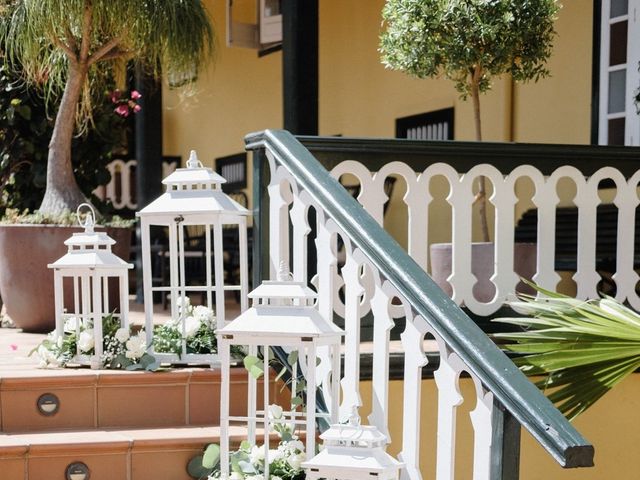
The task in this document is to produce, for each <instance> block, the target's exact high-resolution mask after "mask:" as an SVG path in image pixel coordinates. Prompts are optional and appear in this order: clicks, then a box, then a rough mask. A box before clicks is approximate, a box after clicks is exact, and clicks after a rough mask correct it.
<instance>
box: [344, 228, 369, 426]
mask: <svg viewBox="0 0 640 480" xmlns="http://www.w3.org/2000/svg"><path fill="white" fill-rule="evenodd" d="M344 248H345V252H346V254H347V259H346V262H345V264H344V267H342V276H343V278H344V303H345V312H344V313H345V316H344V330H345V340H344V347H345V351H344V377H343V378H342V381H341V385H342V405H340V420H341V421H345V420H347V419H348V418H349V415H351V412H353V407H354V406H357V407H360V406H361V405H362V400H361V398H360V388H359V386H360V298H361V295H362V294H363V288H362V286H361V285H360V265H359V264H358V262H357V261H356V259H355V258H354V255H353V251H352V246H351V242H350V241H349V240H348V238H345V239H344Z"/></svg>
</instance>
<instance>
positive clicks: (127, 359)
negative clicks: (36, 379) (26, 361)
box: [31, 314, 160, 370]
mask: <svg viewBox="0 0 640 480" xmlns="http://www.w3.org/2000/svg"><path fill="white" fill-rule="evenodd" d="M102 331H103V341H102V344H103V353H102V356H101V358H100V360H101V362H102V365H103V367H104V368H111V369H127V370H142V369H145V370H157V369H158V368H159V366H160V365H159V364H158V362H156V361H155V358H153V356H151V355H149V354H148V353H147V344H146V339H145V334H144V330H141V331H139V332H138V333H137V334H132V332H131V330H130V329H127V328H122V327H120V321H119V319H118V318H116V317H114V316H113V315H111V314H110V315H107V316H105V317H103V319H102ZM94 352H95V336H94V331H93V325H92V324H91V322H90V321H83V320H82V319H80V318H78V317H75V316H71V317H69V318H67V319H66V321H65V325H64V333H63V335H62V336H59V335H58V334H57V332H56V331H55V330H54V331H53V332H51V333H49V335H47V338H46V339H45V340H43V342H42V343H41V344H40V345H39V346H38V347H36V348H35V349H34V350H33V351H32V352H31V354H33V353H36V354H37V355H38V357H39V359H40V362H39V366H40V368H57V367H65V366H66V365H67V364H68V363H69V362H71V361H72V360H73V358H74V357H75V356H76V355H93V354H94Z"/></svg>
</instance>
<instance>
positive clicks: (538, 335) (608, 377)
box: [493, 282, 640, 419]
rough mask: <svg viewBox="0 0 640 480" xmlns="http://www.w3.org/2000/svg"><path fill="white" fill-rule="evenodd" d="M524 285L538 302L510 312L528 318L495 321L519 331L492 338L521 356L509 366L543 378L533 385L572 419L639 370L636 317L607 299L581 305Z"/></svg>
mask: <svg viewBox="0 0 640 480" xmlns="http://www.w3.org/2000/svg"><path fill="white" fill-rule="evenodd" d="M527 283H529V282H527ZM529 284H530V285H531V286H532V287H534V288H535V289H536V290H537V291H538V293H539V294H538V296H530V295H523V296H520V297H519V300H518V301H516V302H512V303H511V306H512V307H513V308H514V310H516V311H518V312H522V313H523V314H525V315H531V317H517V318H499V319H495V320H494V321H496V322H500V323H505V324H510V325H514V326H517V327H520V328H521V329H522V331H519V332H508V333H497V334H494V335H493V336H494V338H496V339H499V340H500V341H502V342H506V343H504V344H503V345H502V346H503V347H504V348H505V349H506V350H509V351H511V352H515V353H519V354H522V356H519V357H517V358H515V360H514V362H515V363H516V364H517V365H518V366H519V367H520V368H521V369H522V370H523V372H525V373H526V374H528V375H543V376H544V378H543V379H541V380H539V381H538V382H536V385H537V386H538V387H539V388H540V389H542V390H544V391H545V393H546V394H547V396H548V398H549V400H551V401H552V402H553V403H554V404H555V405H556V406H557V407H558V408H559V409H560V411H561V412H562V413H564V414H565V415H566V416H567V417H568V418H569V419H573V418H575V417H577V416H578V415H579V414H580V413H582V412H584V411H585V410H587V409H588V408H589V407H591V406H592V405H593V404H594V403H595V402H596V401H597V400H599V399H600V398H601V397H602V396H603V395H605V394H606V393H607V392H608V391H609V390H611V389H612V388H613V387H614V386H615V385H617V384H618V383H619V382H621V381H622V380H624V379H625V378H626V377H627V376H628V375H629V374H631V373H632V372H634V371H635V370H637V369H638V368H640V315H638V313H636V312H635V311H633V310H631V309H630V308H628V307H626V306H624V305H622V304H620V303H619V302H617V301H616V300H615V299H613V298H611V297H603V298H601V299H596V300H589V301H583V300H577V299H575V298H571V297H568V296H565V295H562V294H559V293H555V292H551V291H549V290H546V289H543V288H541V287H539V286H537V285H535V284H533V283H529Z"/></svg>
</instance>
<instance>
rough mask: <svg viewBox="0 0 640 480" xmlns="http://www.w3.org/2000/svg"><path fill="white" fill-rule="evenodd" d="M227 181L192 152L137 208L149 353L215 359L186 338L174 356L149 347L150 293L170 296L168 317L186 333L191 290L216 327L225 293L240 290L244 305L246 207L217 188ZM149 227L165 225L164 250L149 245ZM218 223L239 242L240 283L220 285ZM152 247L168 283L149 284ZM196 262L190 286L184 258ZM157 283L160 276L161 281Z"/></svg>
mask: <svg viewBox="0 0 640 480" xmlns="http://www.w3.org/2000/svg"><path fill="white" fill-rule="evenodd" d="M225 182H226V180H225V179H224V178H222V177H221V176H220V175H218V174H217V173H216V172H214V171H213V170H212V169H210V168H205V167H203V166H202V163H200V161H199V160H198V158H197V156H196V153H195V151H191V155H190V157H189V161H188V162H187V166H186V168H178V169H177V170H176V171H174V172H173V173H171V174H170V175H169V176H167V177H166V178H165V179H164V180H163V181H162V183H163V184H164V185H166V192H165V193H163V194H162V195H161V196H160V197H158V198H157V199H156V200H154V201H153V202H151V203H150V204H149V205H148V206H146V207H145V208H143V209H142V210H141V211H139V212H137V213H136V215H137V216H138V217H140V220H141V225H140V228H141V237H142V238H141V245H142V270H143V288H144V310H145V326H146V332H147V344H148V345H152V348H151V350H152V353H153V355H154V356H155V357H156V358H157V359H158V360H161V361H169V362H172V361H178V360H180V361H187V362H188V361H205V362H208V363H214V362H215V356H214V355H201V354H190V353H188V352H187V344H186V340H183V341H182V351H181V352H179V353H176V354H168V353H158V352H156V351H155V350H153V344H152V341H153V293H154V292H161V294H162V295H163V296H166V295H169V299H170V305H171V318H172V321H173V322H174V323H175V324H177V325H180V326H181V328H182V332H183V337H185V331H186V330H185V328H186V327H185V319H186V318H187V313H186V309H184V308H181V305H182V304H183V302H184V299H185V298H187V297H188V296H189V295H190V294H194V293H199V294H201V296H202V298H203V302H204V303H205V305H206V306H207V307H208V308H210V309H212V310H214V312H215V315H216V319H217V324H218V326H222V325H225V324H226V322H227V317H226V313H225V292H227V291H236V292H239V293H240V308H241V311H244V310H245V309H246V308H247V292H248V254H247V216H248V215H249V211H248V210H247V209H246V208H244V207H243V206H242V205H240V204H239V203H237V202H236V201H234V200H232V199H231V198H230V197H229V196H228V195H227V194H225V193H224V192H223V191H222V187H221V185H222V184H223V183H225ZM152 226H160V227H166V228H167V229H168V239H169V245H168V249H167V250H161V251H158V250H157V249H153V248H152V246H151V234H150V229H151V227H152ZM223 227H231V228H237V230H238V242H239V257H240V272H239V275H238V278H239V285H229V284H225V278H224V259H223V257H224V248H225V245H224V244H223ZM194 231H198V233H199V234H201V235H199V237H200V238H201V239H202V243H203V245H199V246H198V247H196V249H195V250H194V248H193V246H191V247H190V246H189V245H188V244H187V243H188V237H189V235H190V233H193V232H194ZM152 251H153V254H154V255H155V256H156V257H158V256H159V257H161V258H158V259H159V260H160V261H161V262H164V261H165V260H168V264H169V268H168V273H169V275H168V278H167V281H168V284H162V285H157V284H156V285H153V280H156V281H157V277H156V279H154V278H153V275H154V274H153V272H152ZM194 259H195V260H197V261H200V262H201V264H202V263H203V264H204V265H202V267H203V268H202V270H204V279H200V280H201V281H200V282H197V283H201V284H193V282H192V280H193V279H192V278H189V275H190V274H189V269H188V268H186V262H188V261H193V260H194ZM160 281H161V282H162V281H163V280H160Z"/></svg>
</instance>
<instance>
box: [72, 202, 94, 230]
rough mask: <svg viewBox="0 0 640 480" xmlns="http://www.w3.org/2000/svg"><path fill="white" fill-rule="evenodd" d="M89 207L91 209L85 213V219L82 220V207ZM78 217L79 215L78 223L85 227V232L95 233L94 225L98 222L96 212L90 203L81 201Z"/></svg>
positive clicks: (77, 212)
mask: <svg viewBox="0 0 640 480" xmlns="http://www.w3.org/2000/svg"><path fill="white" fill-rule="evenodd" d="M83 207H85V208H88V209H89V211H88V212H87V213H86V214H85V218H84V221H83V220H82V208H83ZM76 217H78V223H79V224H80V226H82V227H84V231H85V233H93V226H94V225H95V224H96V212H95V210H94V209H93V207H92V206H91V204H89V203H81V204H80V205H78V208H77V210H76Z"/></svg>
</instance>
